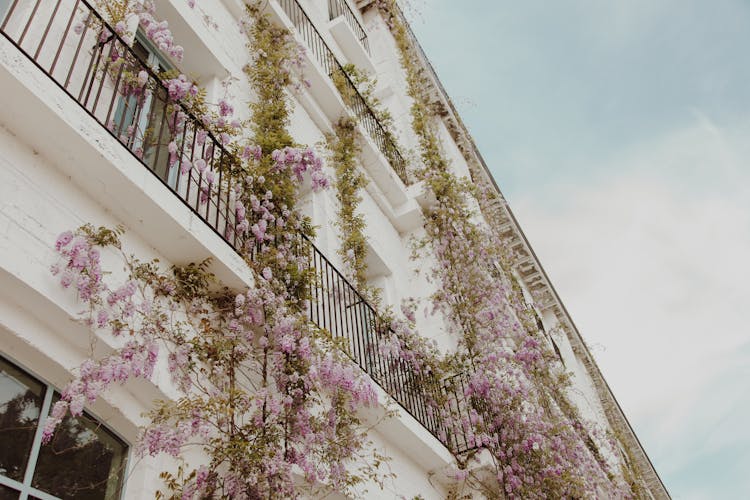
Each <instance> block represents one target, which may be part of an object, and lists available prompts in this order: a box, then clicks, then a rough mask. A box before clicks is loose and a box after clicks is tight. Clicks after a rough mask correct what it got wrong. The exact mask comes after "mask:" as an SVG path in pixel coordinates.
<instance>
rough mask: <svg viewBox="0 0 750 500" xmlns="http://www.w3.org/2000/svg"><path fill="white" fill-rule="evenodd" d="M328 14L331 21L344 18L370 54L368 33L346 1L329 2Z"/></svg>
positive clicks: (329, 0) (334, 0)
mask: <svg viewBox="0 0 750 500" xmlns="http://www.w3.org/2000/svg"><path fill="white" fill-rule="evenodd" d="M328 14H329V19H330V20H331V21H333V20H334V19H336V18H337V17H339V16H344V19H346V23H347V24H348V25H349V26H350V27H351V28H352V31H354V34H355V35H357V39H359V43H360V44H361V45H362V47H364V48H365V50H366V51H367V53H368V54H369V53H370V42H369V40H367V32H366V31H365V29H364V28H363V27H362V24H360V22H359V19H357V16H355V15H354V12H352V9H351V7H349V3H348V2H347V1H346V0H328Z"/></svg>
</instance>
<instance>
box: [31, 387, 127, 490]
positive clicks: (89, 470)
mask: <svg viewBox="0 0 750 500" xmlns="http://www.w3.org/2000/svg"><path fill="white" fill-rule="evenodd" d="M58 398H59V396H58V395H57V394H55V398H54V399H55V400H57V399H58ZM126 450H127V446H126V445H125V443H123V442H122V441H121V440H120V439H118V438H117V437H116V436H114V435H113V434H112V433H111V432H109V431H107V430H106V429H105V428H104V427H103V426H102V425H101V424H99V423H97V422H96V420H94V419H92V418H91V417H89V416H88V415H86V414H84V415H82V416H80V417H77V418H71V417H70V416H67V417H66V418H65V419H64V420H63V421H62V423H60V426H59V427H58V428H57V430H56V431H55V434H54V435H53V437H52V440H51V441H50V442H49V444H47V445H44V446H42V448H41V450H40V452H39V459H38V461H37V465H36V469H35V471H34V479H33V480H32V483H31V484H32V486H33V487H35V488H39V489H40V490H42V491H46V492H48V493H50V494H52V495H55V496H57V497H60V498H65V499H68V498H69V499H76V500H99V499H108V498H112V499H114V498H117V497H118V496H119V492H120V478H121V477H122V472H123V469H124V466H125V454H126Z"/></svg>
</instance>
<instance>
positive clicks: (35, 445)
mask: <svg viewBox="0 0 750 500" xmlns="http://www.w3.org/2000/svg"><path fill="white" fill-rule="evenodd" d="M0 1H2V0H0ZM0 361H3V362H5V363H7V364H9V365H11V366H13V367H15V368H16V369H17V370H19V371H21V372H23V373H24V374H25V375H26V376H28V377H30V378H32V379H34V380H35V381H36V382H38V383H39V384H41V385H42V386H43V387H44V398H43V399H42V406H41V408H40V409H39V420H38V421H37V428H36V431H35V432H34V440H33V441H32V444H31V450H30V451H29V458H28V459H27V462H26V470H25V471H24V476H23V482H19V481H16V480H15V479H11V478H9V477H6V476H4V475H2V474H0V485H2V486H6V487H8V488H11V489H13V490H15V491H16V492H18V495H19V496H18V498H19V500H27V499H29V498H31V497H34V498H38V499H39V500H60V497H56V496H54V495H51V494H49V493H46V492H44V491H42V490H40V489H37V488H34V487H33V486H32V485H31V482H32V480H33V479H34V472H35V471H36V466H37V463H38V461H39V452H40V451H41V449H42V433H43V432H44V425H45V423H46V421H47V418H48V417H49V413H50V411H51V410H52V400H53V398H54V396H55V393H58V394H62V391H61V390H60V389H59V388H58V387H57V386H56V385H54V384H52V383H50V382H47V381H46V379H45V378H44V377H40V376H39V375H38V374H37V373H36V372H35V371H34V370H30V369H29V368H28V367H26V366H25V365H24V364H22V363H19V362H17V361H16V360H15V359H13V358H11V357H10V356H8V355H7V354H6V353H5V352H2V351H0ZM84 413H85V414H86V416H87V417H88V418H90V419H91V420H94V421H96V422H98V423H99V425H100V426H101V427H102V428H103V429H105V430H106V431H107V432H109V433H111V434H112V435H114V436H115V437H116V438H117V439H119V440H121V441H122V442H123V443H125V445H126V446H127V451H126V452H125V456H124V457H123V460H124V467H123V468H122V478H121V481H122V486H121V487H120V492H119V495H118V496H117V498H124V496H125V489H126V486H127V478H128V476H129V473H130V470H129V469H130V467H131V464H132V460H131V454H132V450H133V446H132V444H131V443H130V441H129V440H128V439H126V438H125V437H124V436H123V435H122V434H120V433H119V432H117V431H116V430H115V429H113V428H112V427H110V426H109V425H107V424H106V423H105V422H104V421H103V420H101V419H100V418H98V417H97V416H96V415H95V414H94V413H92V412H90V411H87V410H84Z"/></svg>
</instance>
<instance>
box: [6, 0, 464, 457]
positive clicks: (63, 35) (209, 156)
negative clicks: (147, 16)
mask: <svg viewBox="0 0 750 500" xmlns="http://www.w3.org/2000/svg"><path fill="white" fill-rule="evenodd" d="M308 21H309V20H308ZM0 32H1V33H2V35H3V36H4V37H5V38H6V39H7V40H8V41H10V43H11V44H12V45H13V46H15V47H16V48H17V49H18V50H19V51H20V52H21V53H23V54H24V55H25V56H26V57H27V58H28V59H29V60H30V61H31V62H32V63H33V64H34V65H35V66H36V68H38V69H39V71H40V72H42V73H43V74H44V75H46V76H47V77H49V79H50V80H51V81H52V82H54V84H56V86H57V87H58V88H59V89H60V90H61V91H62V92H64V93H65V94H67V95H68V96H69V97H70V99H72V100H73V101H74V102H75V103H77V104H78V105H79V106H80V108H81V109H82V110H84V111H85V113H86V114H88V116H89V117H90V118H91V119H92V120H94V121H95V122H96V123H98V124H99V125H100V126H101V127H102V128H103V129H105V130H106V131H107V134H108V135H109V136H111V137H112V139H114V140H115V141H117V142H119V144H120V145H121V146H122V147H123V148H125V150H127V151H129V153H130V154H131V155H132V156H133V157H134V158H136V159H137V162H138V163H139V164H140V165H141V166H143V167H144V168H145V171H147V172H150V174H148V173H147V174H146V175H152V176H154V177H156V178H157V179H158V180H159V181H160V183H161V184H162V186H163V188H164V189H165V190H166V191H164V192H165V193H166V192H167V191H169V192H171V193H172V195H173V196H174V197H175V198H177V199H179V200H180V202H181V203H182V204H184V205H185V206H186V207H187V208H189V209H190V210H191V211H192V212H193V213H194V214H195V215H196V216H197V217H198V218H199V219H200V220H201V221H202V222H203V223H204V224H205V225H206V226H208V227H210V228H211V230H212V231H213V232H215V233H216V234H217V235H218V236H219V237H220V238H221V239H223V241H224V242H225V243H226V244H227V245H229V247H230V248H232V249H233V250H234V251H235V252H236V253H237V254H238V255H240V256H241V255H242V251H241V249H242V248H243V247H244V243H245V242H244V240H243V237H242V236H241V235H240V234H238V231H237V224H238V221H237V220H236V218H235V215H234V204H235V199H234V196H235V195H234V190H233V186H232V182H233V181H232V179H231V176H228V175H223V172H225V171H226V170H227V168H228V167H230V166H232V165H235V164H237V162H238V159H237V158H235V157H233V155H232V154H231V153H230V152H229V151H227V150H226V149H225V148H224V146H223V145H222V143H221V141H220V140H219V139H218V138H217V137H215V136H214V135H213V134H212V133H211V132H210V131H208V130H207V129H206V128H205V127H204V126H203V124H202V122H201V120H200V119H198V118H197V117H195V116H193V115H192V114H191V112H190V110H189V109H187V108H186V107H184V106H183V105H182V104H181V103H180V102H179V101H175V100H173V99H171V98H170V96H169V89H168V88H167V86H166V85H165V84H164V82H162V81H161V79H160V78H159V77H158V76H157V75H156V74H155V73H154V72H153V71H152V70H151V69H150V67H149V65H148V64H147V63H146V61H144V60H143V59H142V57H141V56H140V55H139V54H137V53H136V51H135V50H134V49H133V47H131V46H130V45H128V44H127V43H126V42H125V41H124V40H123V39H122V38H121V37H120V36H119V35H117V34H116V33H115V31H114V30H113V29H112V27H110V26H109V25H108V24H107V23H106V22H105V21H104V19H103V18H102V17H101V16H100V15H99V14H98V13H97V12H96V10H95V9H94V8H93V7H92V6H91V5H90V4H89V3H88V2H87V1H86V0H58V1H56V2H49V3H47V4H43V3H41V2H36V4H35V5H33V6H32V5H31V3H28V2H19V0H15V1H14V2H13V3H12V4H11V6H10V7H9V9H8V11H7V13H6V15H5V18H4V19H3V20H2V24H0ZM115 61H120V63H119V64H116V65H115V64H113V63H114V62H115ZM126 69H127V70H128V71H126ZM32 70H33V68H32ZM128 74H136V75H139V79H138V80H137V81H134V80H133V78H131V77H128V76H127V75H128ZM40 76H42V75H41V74H40ZM133 85H138V86H139V88H141V89H142V91H141V92H135V93H134V92H133ZM146 89H148V92H146ZM63 97H64V96H63ZM175 145H177V147H175ZM118 147H119V146H118ZM196 160H203V161H205V162H206V164H207V165H210V166H211V170H212V171H213V172H215V175H216V178H215V179H212V180H209V179H207V178H206V177H207V176H205V175H204V174H203V173H200V174H197V175H196V174H195V173H194V171H193V169H190V170H189V171H187V173H184V172H181V171H180V169H179V166H180V165H181V164H182V162H183V161H187V162H190V163H192V162H194V161H196ZM134 163H135V162H134ZM207 171H208V170H207ZM211 184H213V185H214V186H215V187H214V188H213V189H211V188H209V185H211ZM300 238H301V251H302V252H304V254H305V255H306V256H307V257H308V263H309V265H310V266H311V268H312V269H313V270H314V274H315V277H316V279H315V280H314V281H313V282H312V284H311V290H310V294H311V297H312V299H313V300H312V301H311V306H310V310H309V318H310V320H311V321H312V322H313V323H315V324H316V325H317V326H319V327H320V328H323V329H326V330H328V331H329V332H331V334H332V335H333V336H334V337H337V338H344V339H346V341H347V342H346V345H347V349H348V352H347V354H348V355H349V356H350V357H351V359H352V360H353V361H354V362H355V363H357V365H358V366H359V367H360V368H361V369H362V370H363V371H364V372H366V373H367V374H368V375H369V376H370V377H371V378H372V379H373V380H374V381H375V382H376V383H377V384H378V385H379V386H380V387H381V388H382V389H383V390H384V391H385V392H386V393H388V394H389V395H390V396H391V397H393V399H394V400H395V401H396V402H397V403H398V404H399V405H400V406H401V407H402V408H403V410H404V411H405V412H407V413H408V414H410V415H411V416H412V417H413V418H414V419H415V420H416V421H417V422H418V423H419V424H421V425H422V426H423V427H424V428H425V429H426V430H427V431H429V432H430V433H431V434H432V435H433V436H435V437H436V438H437V439H438V440H439V441H440V442H441V443H442V444H443V445H444V446H445V447H446V448H447V449H449V450H450V451H451V452H453V453H454V454H458V453H463V452H465V451H467V450H469V449H472V448H474V447H475V445H474V443H473V442H471V440H470V439H469V438H468V435H467V433H466V432H465V430H464V429H463V428H461V427H460V426H459V425H456V424H454V423H452V422H451V421H447V420H445V419H442V418H440V417H439V415H438V414H437V413H436V412H433V411H431V408H430V407H431V404H430V400H431V399H433V398H434V399H437V400H440V401H447V404H448V405H449V409H450V410H451V411H452V412H454V413H455V412H458V413H460V414H465V413H466V412H467V411H468V409H469V407H470V405H471V403H470V402H469V401H467V400H466V398H465V397H464V391H463V385H464V384H465V382H466V377H465V375H459V376H458V378H454V379H452V380H438V379H436V378H435V377H431V376H427V375H424V374H420V373H417V372H415V371H414V370H412V369H411V367H410V366H408V364H407V363H405V362H404V361H403V360H401V359H400V358H396V357H393V356H391V355H389V354H385V353H383V352H382V350H381V349H380V344H381V339H382V335H381V334H382V333H385V332H387V329H388V326H387V325H385V324H383V322H382V321H381V319H380V318H379V317H378V315H377V313H376V311H375V309H374V308H373V307H372V306H371V305H370V304H369V303H368V302H367V301H366V300H365V299H364V298H363V297H362V296H361V295H360V294H359V293H358V292H357V290H356V289H355V288H354V287H353V286H352V285H351V284H350V283H349V281H348V280H347V279H346V278H345V277H344V276H343V275H342V274H341V273H340V272H339V271H338V270H337V269H336V268H335V267H334V266H333V265H332V264H331V263H330V261H329V260H328V259H327V258H326V257H325V255H323V253H322V252H320V250H319V249H318V248H317V247H316V246H315V245H314V244H313V243H312V241H310V240H309V239H308V238H306V237H305V236H304V235H300ZM456 380H459V381H460V383H457V382H456Z"/></svg>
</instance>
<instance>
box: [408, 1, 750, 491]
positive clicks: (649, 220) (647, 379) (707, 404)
mask: <svg viewBox="0 0 750 500" xmlns="http://www.w3.org/2000/svg"><path fill="white" fill-rule="evenodd" d="M410 3H411V5H410V6H406V10H407V11H409V16H410V17H411V18H412V19H413V23H412V24H413V27H414V29H415V31H416V32H417V34H418V36H419V37H420V40H421V41H422V45H423V46H424V48H425V51H426V52H427V53H428V55H429V57H430V59H431V60H432V62H433V64H434V66H435V68H436V69H437V71H438V73H439V75H440V77H441V80H442V81H443V84H444V85H445V87H446V89H447V90H448V92H449V93H450V94H451V96H452V98H453V100H454V102H455V103H456V105H457V106H458V108H459V110H460V111H461V113H462V116H463V118H464V120H465V122H466V123H467V124H468V126H469V128H470V129H471V131H472V134H473V136H474V138H475V139H476V141H477V143H478V145H479V148H480V150H481V151H482V154H483V155H484V157H485V159H486V160H487V163H488V164H489V166H490V168H491V169H492V171H493V173H494V174H495V177H496V179H497V181H498V183H499V185H500V187H501V189H503V191H504V193H505V195H506V197H507V198H508V199H509V201H510V203H511V206H512V207H513V209H514V211H515V212H516V214H517V215H518V218H519V219H520V221H521V224H522V226H523V228H524V230H525V231H526V233H527V235H528V236H529V238H530V240H531V242H532V244H533V245H534V247H535V249H536V250H537V252H538V253H539V255H540V258H541V260H542V263H543V265H544V266H545V268H546V269H547V271H548V273H549V274H550V275H551V278H552V280H553V282H554V283H555V286H556V287H557V288H558V291H559V292H560V294H561V296H562V298H563V300H564V301H565V303H566V305H567V306H568V308H569V309H570V310H571V313H572V315H573V318H574V320H575V321H576V323H577V324H578V326H579V329H580V330H581V332H582V334H583V335H584V337H585V338H586V339H587V341H588V342H589V344H590V345H591V346H592V348H593V351H594V354H595V356H596V357H597V359H598V360H599V363H600V366H601V368H602V370H603V372H604V373H605V375H606V376H607V378H608V380H609V382H610V384H611V385H612V387H613V389H614V391H615V394H616V395H617V397H618V399H619V400H620V402H621V404H622V405H623V407H624V409H625V411H626V413H627V414H628V416H629V417H630V419H631V422H632V423H633V425H634V426H635V428H636V430H637V432H638V434H639V436H640V438H641V441H642V442H643V443H644V446H645V447H646V449H647V451H648V453H649V455H650V456H651V459H652V461H653V462H654V463H655V465H656V467H657V469H658V471H659V473H660V474H661V476H662V479H663V480H664V482H665V483H666V484H667V487H668V488H669V490H670V492H671V493H672V495H673V497H674V498H676V499H694V498H695V499H721V498H727V499H735V498H750V332H749V331H748V330H749V329H748V324H750V321H749V320H750V318H748V315H749V313H748V311H750V264H748V262H750V187H749V186H750V161H748V158H750V55H749V54H748V53H749V51H750V2H748V1H747V0H712V1H698V0H611V1H608V2H602V1H601V0H558V1H541V0H527V1H523V2H518V1H510V0H486V1H480V0H464V1H460V2H459V1H456V0H412V1H411V2H410Z"/></svg>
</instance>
